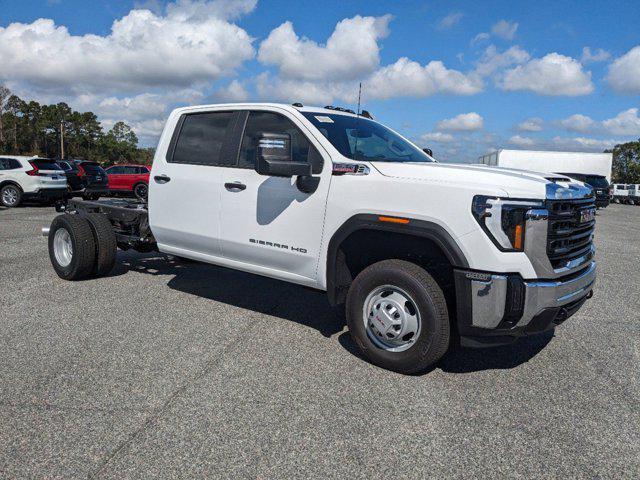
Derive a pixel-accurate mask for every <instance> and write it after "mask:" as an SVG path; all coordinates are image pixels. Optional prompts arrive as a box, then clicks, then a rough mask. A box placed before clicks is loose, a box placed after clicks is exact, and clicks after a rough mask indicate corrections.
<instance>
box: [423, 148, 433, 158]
mask: <svg viewBox="0 0 640 480" xmlns="http://www.w3.org/2000/svg"><path fill="white" fill-rule="evenodd" d="M422 151H423V152H424V153H426V154H427V155H429V156H430V157H433V150H431V149H430V148H423V149H422Z"/></svg>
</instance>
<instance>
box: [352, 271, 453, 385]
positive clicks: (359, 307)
mask: <svg viewBox="0 0 640 480" xmlns="http://www.w3.org/2000/svg"><path fill="white" fill-rule="evenodd" d="M346 313H347V325H348V327H349V331H350V333H351V336H352V338H353V339H354V341H355V343H356V344H357V345H358V347H359V348H360V350H361V351H362V352H363V354H364V355H365V356H366V357H367V358H368V359H369V361H371V362H372V363H373V364H375V365H378V366H380V367H382V368H386V369H388V370H393V371H396V372H400V373H406V374H414V373H420V372H423V371H425V370H427V369H429V368H430V367H432V366H433V365H434V364H435V363H436V362H437V361H438V360H440V358H442V356H443V355H444V354H445V353H446V351H447V349H448V347H449V336H450V324H449V312H448V310H447V302H446V300H445V297H444V294H443V292H442V290H441V288H440V287H439V286H438V284H437V283H436V281H435V280H434V279H433V277H432V276H431V275H430V274H429V273H428V272H427V271H426V270H424V269H423V268H421V267H419V266H418V265H416V264H413V263H411V262H407V261H404V260H384V261H381V262H378V263H375V264H373V265H371V266H369V267H367V268H365V269H364V270H363V271H362V272H361V273H360V274H359V275H358V276H357V277H356V278H355V280H354V281H353V283H352V284H351V287H350V289H349V293H348V295H347V305H346Z"/></svg>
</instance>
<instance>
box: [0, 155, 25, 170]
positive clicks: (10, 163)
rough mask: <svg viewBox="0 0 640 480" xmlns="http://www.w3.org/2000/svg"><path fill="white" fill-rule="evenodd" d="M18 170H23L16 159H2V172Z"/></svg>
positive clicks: (0, 163)
mask: <svg viewBox="0 0 640 480" xmlns="http://www.w3.org/2000/svg"><path fill="white" fill-rule="evenodd" d="M16 168H22V165H20V162H19V161H18V160H16V159H15V158H0V170H15V169H16Z"/></svg>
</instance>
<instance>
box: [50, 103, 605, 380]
mask: <svg viewBox="0 0 640 480" xmlns="http://www.w3.org/2000/svg"><path fill="white" fill-rule="evenodd" d="M149 182H150V183H149V198H148V205H146V204H139V205H135V206H133V205H132V206H129V207H123V206H122V205H109V204H107V203H104V202H103V203H101V202H73V203H71V204H70V205H69V207H68V211H67V213H76V214H79V215H80V218H81V217H82V216H83V215H85V216H87V217H90V219H91V222H93V223H95V222H96V221H98V220H97V219H96V215H98V216H100V215H102V216H104V217H107V218H108V221H109V222H110V223H111V225H112V226H113V231H114V237H113V239H112V240H113V241H112V242H111V240H110V242H111V243H110V244H117V245H118V246H119V247H120V248H137V249H141V250H148V249H157V250H159V251H160V252H163V253H167V254H170V255H174V256H177V257H184V258H189V259H193V260H199V261H203V262H207V263H212V264H216V265H221V266H224V267H229V268H234V269H238V270H242V271H246V272H251V273H254V274H259V275H265V276H268V277H272V278H276V279H280V280H284V281H287V282H290V283H294V284H299V285H304V286H307V287H311V288H315V289H318V290H322V291H326V292H327V295H328V300H329V302H330V303H331V304H334V305H341V306H344V311H345V313H346V320H347V325H348V327H349V330H350V332H351V335H352V337H353V339H354V341H355V343H356V345H357V346H358V347H359V348H360V350H361V351H362V352H363V354H364V355H365V356H366V357H367V358H368V359H369V360H370V361H372V362H373V363H375V364H376V365H379V366H382V367H384V368H388V369H392V370H395V371H399V372H402V373H416V372H420V371H424V370H425V369H428V368H430V367H431V366H432V365H433V364H434V363H435V362H437V361H438V359H440V358H441V357H442V356H443V355H444V353H445V352H446V351H447V349H448V348H449V346H450V344H451V343H453V342H454V341H456V342H457V341H460V343H462V344H463V345H466V346H473V347H479V346H489V345H500V344H505V343H510V342H512V341H514V340H515V339H517V338H519V337H521V336H524V335H530V334H535V333H539V332H542V331H545V330H549V329H553V328H555V327H556V326H557V325H560V324H561V323H562V322H564V321H565V320H566V319H567V318H569V317H570V316H571V315H573V314H574V313H575V312H576V311H577V310H578V309H579V308H580V307H581V306H582V304H583V303H584V302H585V301H586V300H587V299H588V298H590V296H591V295H592V291H593V287H594V283H595V272H596V265H595V261H594V255H595V250H594V246H593V232H594V229H595V197H594V195H593V191H592V189H591V188H590V187H588V186H586V185H584V184H583V183H581V182H579V181H576V180H572V179H570V178H569V177H565V176H562V175H558V174H552V175H545V174H538V173H532V172H523V171H520V170H513V169H505V168H492V167H487V166H472V165H451V164H441V163H438V162H436V161H435V160H434V159H433V158H432V157H431V156H430V155H429V154H428V153H426V152H424V151H423V150H422V149H420V148H419V147H417V146H416V145H414V144H413V143H412V142H410V141H409V140H407V139H406V138H404V137H403V136H401V135H400V134H398V133H396V132H394V131H393V130H391V129H390V128H388V127H386V126H384V125H382V124H381V123H378V122H376V121H374V120H373V119H372V118H371V115H369V114H365V112H363V113H362V114H356V113H354V112H353V111H350V110H347V109H343V108H338V107H325V108H318V107H304V106H302V105H300V104H294V105H284V104H269V103H261V104H248V103H247V104H223V105H208V106H198V107H186V108H180V109H176V110H175V111H173V112H172V113H171V115H170V117H169V119H168V120H167V123H166V125H165V128H164V130H163V133H162V135H161V137H160V140H159V144H158V148H157V150H156V154H155V158H154V161H153V165H152V171H151V176H150V181H149ZM65 216H67V217H68V216H69V215H68V214H65V215H62V216H61V217H65ZM72 216H73V215H72ZM136 218H139V219H138V220H136ZM63 221H65V220H64V219H62V220H60V221H59V225H58V224H56V225H53V224H52V227H51V229H50V230H48V231H47V234H48V235H49V239H50V256H51V257H52V263H53V265H54V268H56V271H57V272H58V274H59V275H60V276H62V277H63V278H69V277H73V276H74V275H75V274H74V272H72V271H70V270H64V269H61V268H59V265H58V266H57V264H56V253H55V252H56V248H55V245H54V243H55V242H54V241H53V240H52V235H55V231H56V230H57V229H59V228H63V229H64V228H66V227H64V225H63V224H62V223H61V222H63ZM99 221H100V222H103V220H102V219H100V220H99ZM54 222H55V220H54ZM91 222H90V223H91ZM76 223H78V222H76ZM103 223H104V222H103ZM69 228H71V229H72V227H69ZM103 230H105V229H102V230H101V231H103ZM94 231H97V230H96V229H95V228H94ZM101 235H102V234H99V235H97V236H96V245H97V247H96V248H97V249H98V250H100V236H101ZM61 236H62V234H61ZM69 237H70V238H71V237H73V235H69ZM65 238H66V237H65ZM70 241H71V242H73V238H71V240H70ZM63 247H64V245H61V247H60V252H62V253H64V252H65V250H64V248H63ZM72 247H73V245H72ZM105 248H111V247H105ZM71 250H72V251H73V252H76V251H77V250H76V249H74V248H71ZM71 261H73V259H71ZM88 270H90V268H89V266H85V268H84V269H83V270H82V271H83V272H86V271H88ZM104 270H105V268H104V266H103V267H100V271H104ZM292 288H293V287H292ZM293 296H295V293H294V291H293V290H292V297H293ZM283 301H289V300H287V299H283ZM310 314H312V312H310Z"/></svg>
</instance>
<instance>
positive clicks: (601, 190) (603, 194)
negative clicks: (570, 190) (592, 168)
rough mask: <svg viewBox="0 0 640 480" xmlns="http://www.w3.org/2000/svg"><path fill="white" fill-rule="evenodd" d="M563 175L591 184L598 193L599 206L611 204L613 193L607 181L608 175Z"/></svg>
mask: <svg viewBox="0 0 640 480" xmlns="http://www.w3.org/2000/svg"><path fill="white" fill-rule="evenodd" d="M562 175H566V176H567V177H571V178H575V179H576V180H580V181H581V182H584V183H586V184H587V185H590V186H591V187H592V188H593V191H594V192H595V194H596V207H597V208H604V207H607V206H609V202H610V201H611V194H610V192H609V182H608V181H607V177H605V176H603V175H592V174H585V173H562Z"/></svg>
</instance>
